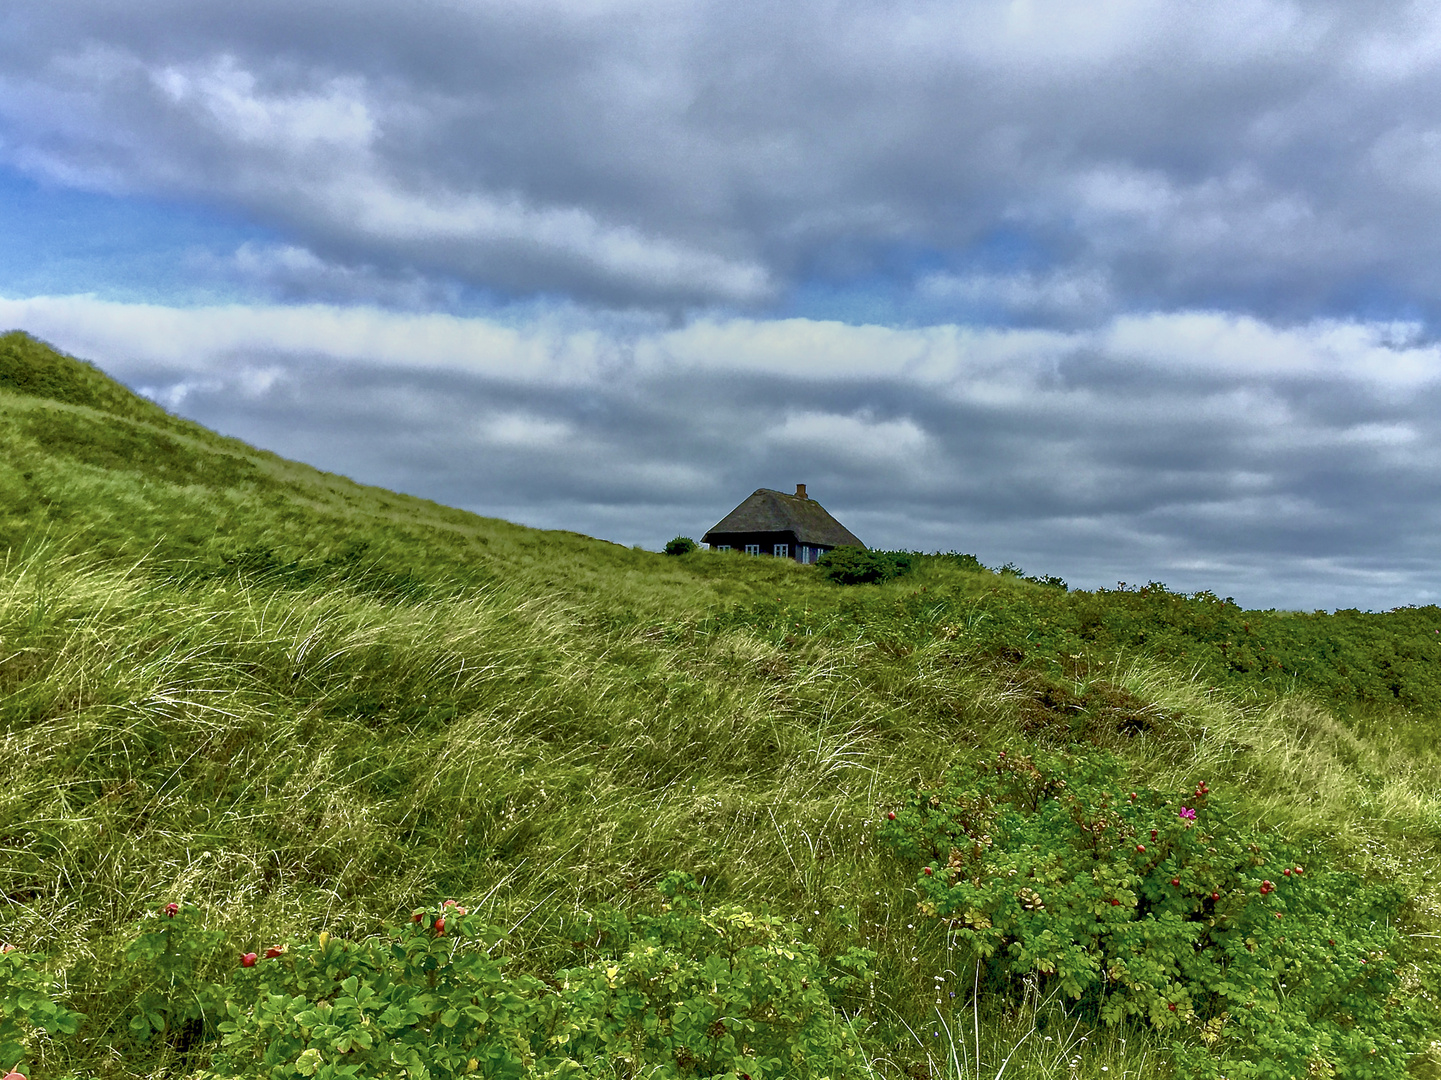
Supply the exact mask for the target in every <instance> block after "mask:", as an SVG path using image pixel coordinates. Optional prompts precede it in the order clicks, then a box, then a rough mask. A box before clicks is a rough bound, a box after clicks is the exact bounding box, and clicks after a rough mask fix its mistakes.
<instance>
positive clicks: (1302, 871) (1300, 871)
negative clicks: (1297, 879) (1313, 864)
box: [1296, 866, 1306, 876]
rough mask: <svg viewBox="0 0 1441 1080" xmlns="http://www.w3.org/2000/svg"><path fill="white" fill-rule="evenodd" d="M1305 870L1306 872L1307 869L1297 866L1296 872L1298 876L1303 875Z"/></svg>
mask: <svg viewBox="0 0 1441 1080" xmlns="http://www.w3.org/2000/svg"><path fill="white" fill-rule="evenodd" d="M1305 872H1306V871H1304V870H1302V869H1301V868H1300V867H1299V866H1298V867H1296V873H1297V875H1298V876H1299V875H1301V874H1304V873H1305Z"/></svg>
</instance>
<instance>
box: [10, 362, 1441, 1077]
mask: <svg viewBox="0 0 1441 1080" xmlns="http://www.w3.org/2000/svg"><path fill="white" fill-rule="evenodd" d="M0 550H4V551H5V552H6V554H5V556H4V561H3V567H0V730H3V733H4V735H3V741H0V769H3V774H4V775H5V777H6V783H5V785H4V786H3V788H0V853H3V854H0V894H3V897H4V904H3V907H0V937H3V938H4V939H5V940H8V941H11V942H14V943H16V944H19V945H22V946H24V947H26V948H33V949H35V950H37V951H43V952H46V953H48V954H50V955H51V956H52V957H54V958H55V959H56V961H57V963H58V964H59V967H60V968H61V970H63V971H64V973H65V978H66V983H67V988H68V992H69V994H70V1000H71V1001H72V1003H73V1005H74V1007H76V1008H78V1009H80V1010H82V1011H83V1012H85V1013H86V1014H88V1016H89V1020H88V1022H87V1024H86V1026H85V1028H84V1029H83V1031H82V1037H81V1038H80V1040H79V1041H78V1042H77V1043H75V1044H74V1045H73V1046H69V1047H66V1048H61V1047H57V1048H52V1049H50V1050H48V1051H45V1055H48V1056H43V1058H42V1060H43V1063H44V1069H45V1071H43V1072H36V1074H35V1075H37V1076H41V1075H43V1076H50V1075H59V1074H60V1073H62V1072H64V1071H73V1072H74V1073H76V1074H79V1075H89V1074H94V1075H109V1076H130V1075H135V1076H139V1075H162V1074H167V1075H168V1074H173V1073H174V1071H175V1070H176V1069H178V1068H179V1066H180V1062H179V1061H178V1059H175V1058H173V1057H170V1056H167V1054H168V1052H167V1051H164V1050H160V1049H156V1048H154V1047H150V1048H144V1047H138V1046H134V1045H131V1044H129V1043H128V1042H127V1041H126V1038H125V1035H124V1022H125V1010H126V1009H127V1007H128V1004H129V1003H128V1000H127V998H126V993H125V983H124V978H123V969H124V964H123V960H122V953H123V950H124V947H125V944H126V942H127V941H128V940H129V937H130V935H131V927H132V925H133V924H134V922H135V920H136V919H137V918H139V917H140V916H142V915H143V914H145V913H147V912H153V911H154V910H155V908H156V907H158V906H159V905H161V904H163V903H165V902H167V901H170V900H186V901H190V902H194V903H196V904H199V905H200V906H202V907H203V908H204V909H206V911H207V912H208V915H209V918H210V920H211V921H212V923H213V924H214V925H216V926H219V927H222V928H223V929H225V930H226V931H227V932H228V933H229V934H230V935H231V936H232V938H233V939H234V940H236V941H238V942H247V941H248V942H260V941H265V940H269V939H271V938H274V937H276V936H277V935H285V934H288V933H313V932H315V931H317V930H320V929H324V930H328V931H329V932H331V933H334V934H342V935H349V936H363V935H365V934H367V933H370V932H373V931H374V930H375V929H376V928H377V927H378V926H379V925H380V924H381V923H382V922H384V921H386V920H390V919H395V918H398V917H403V916H404V914H405V913H407V912H408V911H409V910H410V909H411V908H412V907H414V906H416V905H417V904H422V903H434V902H436V901H438V900H439V899H442V898H444V897H448V896H456V897H461V898H465V899H468V900H469V901H470V902H471V904H472V907H473V908H475V909H479V910H481V911H484V912H485V913H486V914H487V915H488V917H490V918H491V919H492V920H493V921H494V922H495V923H497V924H498V925H500V926H502V927H505V928H508V929H509V930H510V931H511V935H510V941H511V948H512V951H513V952H514V954H515V955H518V956H520V957H522V958H523V961H524V962H525V963H526V964H527V965H531V966H533V967H534V969H535V970H537V971H544V970H548V969H551V968H553V967H555V966H556V965H558V964H561V963H563V962H565V958H566V956H567V954H568V950H569V949H570V948H571V941H572V939H573V937H574V934H575V925H576V922H577V920H580V921H582V922H583V921H584V920H585V919H586V918H587V917H588V916H587V913H588V912H591V911H594V910H595V909H596V908H597V907H598V906H600V905H605V904H615V905H619V906H621V907H623V908H635V909H645V908H648V907H651V906H653V905H654V902H655V896H654V893H653V891H652V889H651V885H652V884H653V883H654V882H655V881H656V880H657V879H658V878H659V877H660V876H661V875H662V874H664V873H665V872H666V871H668V870H671V869H675V868H680V869H685V870H688V871H690V872H691V873H693V874H694V875H695V876H696V877H697V878H699V879H702V880H703V881H704V883H705V885H706V889H707V893H708V895H709V896H710V897H712V898H714V899H725V900H733V901H735V902H738V903H741V904H744V905H747V906H750V907H752V908H757V909H759V908H769V909H770V910H772V911H774V912H776V913H778V914H781V915H783V916H785V917H787V918H789V919H791V920H793V921H794V924H795V926H796V927H797V928H798V930H799V931H800V932H802V933H803V934H804V935H806V937H807V938H808V939H809V940H812V941H814V942H816V943H817V944H818V945H819V946H820V947H821V948H822V950H826V949H838V948H841V947H843V946H845V945H847V944H854V943H857V942H860V943H863V944H865V945H867V946H868V947H870V948H872V949H874V950H876V953H877V961H876V967H877V977H876V980H875V986H874V993H873V997H872V998H871V1004H870V1006H869V1012H870V1014H871V1015H870V1019H872V1020H873V1021H875V1023H874V1026H873V1027H872V1029H871V1032H870V1034H869V1035H868V1037H867V1038H868V1042H867V1052H868V1053H869V1054H870V1055H871V1058H872V1060H873V1062H874V1065H873V1068H874V1070H875V1071H876V1073H877V1074H878V1075H895V1076H901V1075H911V1076H923V1075H937V1076H939V1075H955V1076H959V1075H968V1076H969V1075H981V1074H984V1075H988V1076H994V1075H996V1073H997V1070H998V1069H999V1068H1000V1067H1001V1064H1002V1062H1003V1060H1004V1059H1006V1057H1007V1055H1010V1054H1013V1055H1014V1056H1013V1057H1012V1058H1011V1060H1010V1064H1009V1065H1008V1066H1007V1071H1006V1073H1005V1075H1007V1076H1028V1077H1029V1076H1039V1077H1052V1076H1054V1077H1061V1076H1066V1077H1076V1076H1085V1077H1102V1076H1104V1077H1107V1078H1116V1077H1121V1076H1130V1077H1136V1076H1164V1075H1166V1071H1167V1068H1166V1064H1165V1053H1164V1050H1163V1048H1162V1046H1161V1044H1160V1043H1159V1042H1157V1041H1156V1040H1155V1038H1154V1037H1153V1036H1151V1035H1150V1034H1148V1033H1147V1031H1146V1030H1144V1029H1142V1028H1139V1027H1126V1026H1119V1027H1115V1028H1108V1027H1105V1026H1104V1025H1100V1024H1099V1023H1098V1022H1096V1021H1095V1019H1094V1017H1093V1016H1088V1015H1086V1014H1084V1013H1083V1012H1082V1011H1078V1010H1075V1009H1070V1008H1069V1007H1068V1005H1067V1003H1066V1002H1065V1001H1064V1000H1062V999H1059V998H1057V997H1055V996H1054V995H1050V996H1047V995H1045V994H1044V993H1042V992H1040V991H1038V992H1037V994H1036V995H1035V996H1033V997H1031V998H1028V999H1025V1000H1010V999H1003V998H1002V997H999V996H996V995H984V994H982V995H979V1000H976V1001H973V1000H972V995H971V992H970V991H971V984H970V983H969V982H968V981H967V980H968V975H967V973H966V972H965V971H960V970H956V969H955V967H954V966H953V964H954V957H953V956H952V955H950V954H948V952H947V948H946V944H945V936H944V933H943V932H942V931H941V930H940V929H939V928H938V927H936V926H934V925H931V924H927V923H925V922H923V921H922V920H920V919H919V918H918V917H917V916H916V914H915V894H914V891H913V889H912V886H911V885H910V874H911V873H912V871H909V870H907V869H906V868H904V867H902V866H901V865H900V864H899V863H898V862H897V861H896V860H895V859H894V858H893V857H892V856H890V855H888V854H887V853H886V852H885V851H883V850H881V849H880V848H879V847H878V845H877V843H876V839H875V830H876V826H877V823H878V820H879V818H880V816H882V815H883V814H884V812H885V809H886V808H887V806H888V805H890V804H891V803H892V802H893V801H894V800H895V799H897V798H898V797H900V796H902V795H903V794H904V793H905V792H907V791H910V790H913V789H914V788H915V786H916V785H917V784H919V783H922V782H926V781H930V780H933V779H934V778H936V777H938V776H939V775H940V774H941V773H942V772H943V771H944V770H945V769H946V768H947V767H948V766H949V765H950V764H952V763H953V762H955V761H956V760H958V759H959V758H960V757H961V756H963V755H965V754H967V753H969V752H970V751H972V750H974V749H976V748H985V749H1001V748H1016V747H1023V746H1027V745H1046V746H1054V747H1065V746H1074V745H1080V746H1086V747H1101V748H1105V749H1109V750H1111V751H1113V752H1115V753H1117V754H1119V755H1121V756H1122V758H1123V759H1124V760H1125V761H1126V762H1127V763H1128V768H1129V769H1130V770H1131V771H1132V775H1133V776H1134V778H1135V782H1136V783H1138V784H1139V783H1143V782H1144V783H1147V784H1150V785H1151V786H1153V787H1162V788H1164V787H1167V786H1181V785H1190V784H1194V783H1195V782H1196V781H1197V780H1199V779H1205V780H1207V781H1208V782H1209V783H1210V785H1211V786H1212V788H1213V789H1217V790H1221V789H1225V790H1228V791H1231V792H1233V793H1235V795H1236V797H1238V798H1240V799H1242V800H1243V803H1244V805H1245V807H1246V809H1247V813H1248V814H1249V815H1251V816H1252V817H1253V819H1254V820H1257V821H1261V822H1265V823H1267V824H1268V825H1269V826H1272V827H1274V828H1275V829H1277V830H1283V831H1285V832H1287V833H1288V834H1290V835H1293V836H1298V837H1301V838H1303V839H1305V840H1306V841H1307V842H1309V843H1310V844H1311V845H1313V847H1314V849H1315V850H1316V851H1317V852H1318V853H1323V854H1324V857H1327V858H1335V859H1342V860H1345V861H1347V862H1348V863H1350V864H1353V865H1355V866H1357V867H1359V868H1361V869H1363V870H1364V871H1365V872H1366V873H1368V874H1370V875H1373V876H1374V877H1376V878H1378V879H1385V880H1394V881H1397V882H1399V883H1401V884H1402V885H1403V886H1404V887H1405V888H1406V890H1407V891H1408V893H1409V894H1410V895H1411V896H1412V897H1413V898H1414V899H1413V900H1412V901H1411V903H1410V904H1409V906H1408V907H1407V908H1406V910H1405V926H1404V931H1405V933H1406V934H1408V935H1410V937H1409V940H1410V941H1411V943H1412V949H1411V952H1410V953H1409V955H1408V957H1407V959H1406V965H1405V967H1406V970H1405V972H1404V980H1403V981H1404V983H1405V986H1406V988H1407V992H1408V993H1410V994H1411V995H1413V996H1415V997H1417V998H1418V999H1423V1000H1424V999H1428V997H1429V996H1430V995H1435V994H1437V993H1438V991H1441V974H1438V973H1441V964H1438V954H1437V951H1436V950H1435V948H1434V945H1435V943H1436V941H1437V940H1438V935H1441V891H1438V886H1437V883H1436V882H1437V870H1438V867H1441V858H1438V854H1441V751H1438V750H1437V732H1438V727H1441V689H1438V687H1441V677H1438V674H1437V673H1438V671H1441V643H1438V642H1437V641H1436V640H1435V639H1436V638H1438V637H1441V633H1438V631H1441V612H1438V611H1437V610H1436V609H1415V610H1406V611H1400V612H1395V613H1387V614H1381V615H1369V614H1364V613H1338V614H1336V615H1319V614H1317V615H1307V616H1300V615H1290V614H1286V613H1275V612H1270V613H1263V612H1241V611H1240V609H1237V608H1235V606H1234V605H1227V604H1225V603H1224V602H1221V601H1218V600H1216V599H1215V598H1209V597H1201V598H1185V597H1175V596H1173V595H1171V594H1168V593H1165V592H1164V590H1156V589H1152V590H1150V591H1149V592H1144V591H1143V592H1132V591H1126V592H1113V593H1085V592H1079V591H1072V592H1066V591H1064V590H1061V589H1057V588H1052V587H1046V586H1041V585H1036V584H1033V583H1030V582H1027V581H1024V580H1020V579H1018V578H1015V577H1012V576H1003V575H999V574H994V573H989V572H975V571H973V570H968V569H965V568H964V564H962V563H960V562H958V561H956V560H951V559H947V558H944V557H938V558H930V559H922V560H920V562H919V566H918V569H917V570H916V571H915V572H914V573H913V574H911V575H909V576H907V577H904V578H901V579H899V580H897V581H894V582H891V583H889V584H887V585H884V586H864V587H856V588H849V589H843V588H840V587H837V586H833V585H831V584H829V583H827V582H826V581H824V580H822V579H821V578H820V577H818V575H817V574H816V572H815V570H814V568H812V567H802V566H797V565H795V564H792V563H788V562H784V561H780V560H748V559H745V558H743V557H738V556H727V555H718V554H709V553H703V552H698V553H695V554H692V555H687V556H683V557H679V558H668V557H665V556H662V555H658V554H652V553H646V552H638V551H633V550H629V549H625V548H621V547H618V546H616V545H612V544H607V543H604V542H601V541H597V540H592V539H589V538H586V537H581V536H577V535H575V534H570V533H556V532H539V531H535V530H529V529H524V528H520V527H518V526H514V525H510V524H507V523H505V522H501V521H495V520H490V519H484V518H478V517H475V516H472V515H469V514H465V513H462V512H459V511H456V510H452V509H448V508H445V507H441V506H438V505H436V504H433V503H429V502H425V501H423V500H418V499H413V498H409V497H406V496H401V495H396V494H393V493H390V492H385V491H381V490H378V489H374V488H367V487H364V486H361V485H358V484H354V483H352V482H350V481H348V480H345V479H343V478H340V477H336V476H331V475H327V474H323V473H319V472H316V471H314V470H311V469H308V468H306V467H305V466H302V465H298V464H295V463H293V462H287V461H284V460H282V459H280V458H277V457H275V456H273V455H269V454H266V453H263V452H261V451H257V450H255V449H253V448H251V447H248V446H245V445H243V444H241V443H238V442H236V441H234V440H227V439H223V438H221V437H219V436H216V435H214V434H213V433H211V432H208V431H206V430H204V429H202V428H199V427H197V426H195V425H192V424H189V423H187V422H184V421H181V420H178V419H176V418H174V417H171V416H169V415H168V414H166V413H164V412H163V411H162V410H160V409H159V408H157V407H155V406H153V405H151V404H150V403H147V402H144V401H142V400H140V399H138V398H135V397H133V396H132V395H130V394H128V392H126V391H124V390H123V389H122V388H120V387H118V386H116V385H115V384H113V383H111V382H110V381H109V380H108V379H106V378H105V377H104V376H103V375H101V374H100V373H99V372H97V371H95V370H94V369H93V368H90V367H88V366H86V365H83V364H80V363H79V362H77V361H74V360H71V359H69V358H66V357H63V356H60V355H58V354H56V353H54V352H52V351H51V350H49V349H48V348H46V347H45V346H43V345H42V344H40V343H38V342H35V341H33V340H31V339H29V338H27V337H25V336H23V335H17V334H11V335H6V336H4V337H0ZM1243 626H1244V629H1242V627H1243ZM1433 654H1434V655H1433ZM1328 656H1329V659H1326V657H1328ZM1317 657H1321V659H1317ZM1273 660H1274V661H1275V662H1274V663H1273ZM1340 669H1344V670H1340ZM1433 680H1435V683H1434V684H1433ZM938 978H939V979H940V980H943V981H938ZM953 993H954V994H955V997H954V998H952V997H951V996H949V995H951V994H953ZM1432 1015H1433V1017H1434V1015H1435V1014H1434V1011H1433V1013H1432ZM1038 1018H1039V1023H1040V1025H1041V1027H1037V1023H1038ZM1436 1037H1437V1036H1436V1035H1435V1034H1433V1035H1431V1036H1429V1037H1428V1038H1427V1039H1426V1040H1423V1041H1422V1042H1421V1043H1418V1045H1417V1046H1416V1047H1415V1048H1414V1058H1413V1065H1412V1071H1413V1072H1414V1074H1415V1075H1418V1076H1436V1075H1441V1072H1438V1068H1441V1057H1438V1053H1437V1050H1436V1044H1435V1043H1434V1042H1430V1040H1431V1039H1434V1038H1436ZM1428 1043H1429V1048H1428V1045H1427V1044H1428ZM978 1058H979V1062H981V1063H984V1068H981V1067H980V1065H979V1064H978V1061H977V1059H978Z"/></svg>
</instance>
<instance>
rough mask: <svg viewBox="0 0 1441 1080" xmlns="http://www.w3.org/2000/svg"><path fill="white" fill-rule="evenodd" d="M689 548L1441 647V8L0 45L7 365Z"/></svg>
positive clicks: (684, 11)
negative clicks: (766, 524) (1398, 614)
mask: <svg viewBox="0 0 1441 1080" xmlns="http://www.w3.org/2000/svg"><path fill="white" fill-rule="evenodd" d="M11 327H16V328H22V329H26V330H29V331H31V332H32V333H34V334H36V335H38V336H40V337H43V338H45V339H47V340H49V341H51V342H52V343H54V344H56V345H57V346H59V347H61V348H64V349H66V350H67V351H70V352H72V353H75V354H77V355H80V356H83V357H86V358H88V359H91V360H93V361H95V362H96V363H98V364H99V365H100V366H101V367H102V368H103V369H105V370H106V371H108V372H110V373H111V374H113V375H114V376H116V377H117V378H119V379H121V380H122V381H124V382H125V383H127V384H128V385H130V386H132V387H134V388H136V389H139V390H141V391H142V392H144V393H146V394H148V395H150V396H151V397H153V398H155V399H156V400H158V401H160V402H162V403H163V404H165V405H166V406H167V407H169V408H171V409H172V410H174V411H176V412H178V413H180V414H183V415H185V416H189V417H192V418H194V419H197V420H199V421H201V422H202V423H205V424H208V425H210V426H212V427H214V428H217V429H218V430H220V431H223V432H225V433H227V434H232V435H236V436H239V437H241V438H243V439H246V440H248V441H250V442H252V443H255V444H257V445H260V446H264V447H266V448H269V449H272V450H275V451H277V452H279V453H282V454H285V455H287V456H290V457H295V458H299V459H301V460H304V461H307V462H310V463H312V464H315V465H318V466H320V467H322V468H325V469H328V470H332V471H336V472H341V473H345V474H347V475H349V476H352V477H355V478H356V479H358V480H362V481H365V482H369V483H377V484H382V485H385V486H387V487H391V488H396V489H399V490H403V491H407V492H412V493H415V494H419V495H424V496H427V497H430V498H434V499H438V500H441V501H443V502H446V503H450V504H452V505H456V506H462V507H466V508H468V509H471V510H475V511H477V512H480V513H483V514H489V515H495V516H500V517H505V518H509V519H511V520H515V521H520V522H524V523H527V524H533V525H539V526H545V527H559V528H568V529H574V530H578V531H581V532H586V533H590V534H592V535H596V536H601V537H605V538H607V539H611V540H615V541H618V542H621V543H625V544H643V545H645V546H647V547H653V548H654V547H659V546H660V545H661V544H663V543H664V542H665V541H666V540H667V539H669V538H670V537H672V536H674V535H676V534H678V533H679V534H689V535H692V536H696V537H699V536H700V535H701V533H703V532H704V531H705V530H706V528H708V527H709V526H710V525H711V524H713V523H714V522H715V521H716V520H718V519H719V518H720V517H721V516H722V515H723V514H725V513H726V512H727V511H729V510H730V509H731V508H732V507H733V506H734V505H735V503H737V502H738V501H739V500H740V499H741V498H743V497H744V496H745V495H747V494H748V493H749V492H750V491H752V490H754V489H755V488H757V487H763V486H764V487H775V488H781V489H786V490H788V489H789V488H790V487H791V485H793V484H795V483H796V482H798V481H799V482H805V483H807V484H808V485H809V488H810V491H811V494H812V495H813V496H815V497H817V498H818V499H819V500H820V501H821V502H822V503H823V504H824V505H825V506H826V507H827V508H828V509H830V510H831V511H832V512H833V513H835V514H836V515H837V516H838V517H839V518H840V519H841V520H842V521H844V522H845V523H846V524H847V525H848V526H850V528H851V529H852V530H853V531H854V532H856V533H857V534H858V535H859V536H861V538H862V539H864V540H866V541H867V542H868V543H870V544H871V545H872V546H883V547H893V548H894V547H902V548H912V549H924V550H936V549H940V550H949V549H956V550H961V551H968V552H973V553H975V554H977V555H979V556H980V558H981V559H982V561H984V562H987V563H989V564H991V565H999V564H1001V563H1004V562H1007V561H1012V562H1015V563H1018V564H1020V565H1021V566H1022V567H1024V568H1025V570H1026V571H1028V572H1031V573H1044V574H1058V575H1060V576H1062V577H1064V578H1066V579H1067V580H1068V581H1069V582H1071V584H1073V585H1083V586H1097V585H1114V584H1115V583H1116V582H1117V581H1118V580H1124V581H1129V582H1133V583H1136V582H1145V581H1147V580H1160V581H1165V582H1167V583H1168V584H1170V585H1171V586H1172V587H1173V588H1178V589H1185V590H1195V589H1203V588H1206V589H1211V590H1213V591H1215V592H1217V593H1219V594H1221V595H1233V596H1235V597H1236V598H1237V600H1239V601H1240V602H1242V603H1244V604H1247V605H1248V606H1256V607H1269V606H1275V607H1288V608H1303V609H1311V608H1334V607H1349V606H1357V607H1363V608H1375V609H1382V608H1389V607H1394V606H1399V605H1404V604H1413V603H1431V602H1437V601H1438V600H1441V340H1438V331H1441V9H1438V8H1437V7H1436V5H1434V4H1429V3H1427V4H1423V3H1415V4H1407V3H1393V2H1389V0H1372V2H1369V3H1366V4H1358V3H1355V2H1354V0H1348V2H1344V3H1326V2H1320V0H1318V2H1313V3H1307V4H1304V5H1303V4H1293V3H1275V2H1264V0H1230V2H1228V0H1216V2H1214V3H1208V4H1199V5H1198V4H1194V3H1181V2H1147V0H1115V2H1105V0H1010V2H1003V0H942V2H923V0H887V2H883V3H882V2H869V0H790V2H788V3H785V4H776V3H750V2H746V0H725V2H720V0H717V2H713V3H712V2H701V0H694V2H687V0H672V2H667V3H659V2H651V0H567V2H539V0H531V2H526V3H502V2H494V0H409V2H408V3H405V4H396V3H392V2H380V0H347V2H346V3H338V2H334V0H329V2H327V0H284V2H279V0H246V2H245V3H239V4H216V3H212V2H208V0H204V2H202V0H133V2H131V3H128V4H124V5H116V4H114V3H113V0H7V3H5V4H4V5H3V6H0V328H11Z"/></svg>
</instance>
